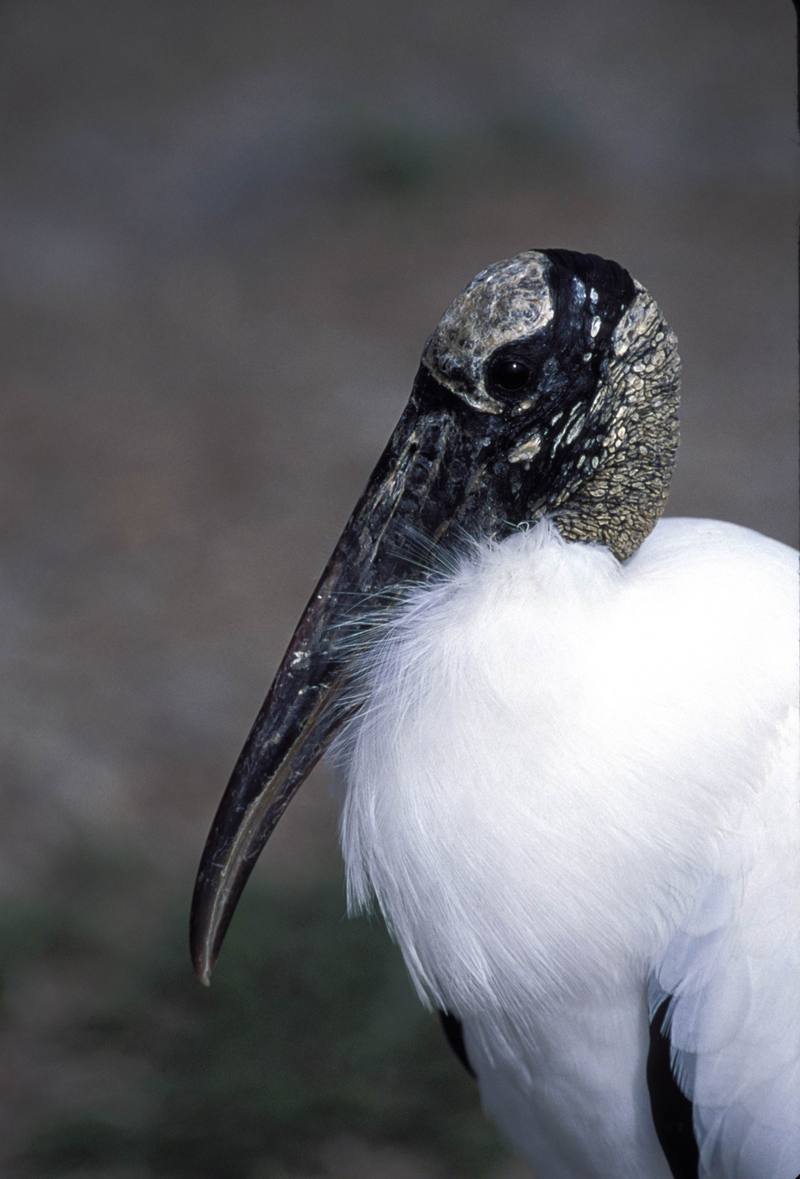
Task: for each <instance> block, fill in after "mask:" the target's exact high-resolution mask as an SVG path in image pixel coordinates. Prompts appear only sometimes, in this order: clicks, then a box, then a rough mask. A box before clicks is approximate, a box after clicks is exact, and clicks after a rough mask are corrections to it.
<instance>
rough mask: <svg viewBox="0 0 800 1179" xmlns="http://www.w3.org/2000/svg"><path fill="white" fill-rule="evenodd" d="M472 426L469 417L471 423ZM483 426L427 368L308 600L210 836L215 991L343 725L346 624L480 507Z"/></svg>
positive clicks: (201, 880)
mask: <svg viewBox="0 0 800 1179" xmlns="http://www.w3.org/2000/svg"><path fill="white" fill-rule="evenodd" d="M468 418H469V412H468V414H467V419H468ZM485 463H486V438H485V427H484V428H483V430H482V431H477V430H475V429H470V428H468V421H465V417H464V407H463V406H462V405H460V403H457V402H456V398H455V397H454V396H453V395H451V394H450V393H448V392H447V390H445V389H443V388H442V387H441V386H440V385H439V384H438V383H437V382H436V381H435V380H434V379H433V378H432V377H431V375H430V374H429V373H428V371H427V369H425V368H424V367H422V366H421V367H420V370H419V372H418V374H417V379H416V381H415V383H414V389H413V391H412V395H411V399H410V401H409V403H408V405H407V407H406V409H405V411H404V413H403V415H402V417H401V418H400V421H399V422H398V424H397V427H396V428H395V430H394V433H393V434H392V436H391V438H390V440H389V443H388V445H387V447H386V449H385V451H384V453H383V455H382V456H381V458H380V460H379V462H378V465H377V466H376V468H375V470H374V471H373V473H372V475H371V477H370V480H369V483H368V484H367V488H366V490H365V492H364V494H363V496H362V497H361V499H360V500H359V502H358V504H357V505H356V508H355V510H354V511H353V514H352V515H351V517H350V519H349V520H348V522H347V524H346V526H345V529H344V532H343V533H342V535H341V537H340V539H339V541H338V543H337V545H336V548H335V549H334V551H333V554H332V556H331V558H330V560H329V562H328V564H327V566H326V567H325V570H324V572H323V574H322V577H321V578H320V580H319V583H318V585H317V587H316V589H315V590H314V593H313V594H312V595H311V599H310V601H309V603H308V605H307V606H306V608H305V610H304V612H303V615H302V617H301V619H300V622H299V623H298V626H297V629H296V630H295V632H294V635H293V636H292V640H291V642H290V644H289V648H288V650H287V652H286V654H285V655H284V657H283V660H282V662H281V665H280V667H279V668H278V672H277V675H276V676H275V680H274V682H273V684H272V687H271V688H270V690H269V693H268V694H267V698H266V700H265V701H264V704H263V705H262V707H261V711H260V712H259V714H258V716H257V717H256V720H255V724H254V725H253V728H252V730H251V732H250V735H249V737H248V738H247V741H246V743H245V746H244V749H243V750H242V752H241V754H240V756H239V760H238V761H237V762H236V766H235V767H234V770H233V774H232V776H231V779H230V782H229V783H228V787H227V790H226V791H225V794H224V796H223V798H222V802H221V803H220V806H219V809H218V811H217V814H216V817H215V819H214V822H213V824H212V827H211V831H210V832H209V835H208V839H207V840H206V845H205V849H204V851H203V856H202V859H201V862H200V867H199V870H198V874H197V880H196V883H195V889H194V898H193V901H192V915H191V932H190V941H191V951H192V958H193V961H194V966H195V970H196V972H197V974H198V976H199V978H200V979H201V981H202V982H204V983H206V984H207V983H208V981H209V978H210V974H211V970H212V968H213V966H214V963H215V962H216V959H217V956H218V954H219V952H220V948H221V946H222V941H223V938H224V936H225V932H226V930H227V928H228V924H229V922H230V919H231V917H232V916H233V912H234V909H235V908H236V903H237V901H238V899H239V896H240V894H241V892H242V889H243V888H244V886H245V883H246V881H247V878H248V877H249V875H250V872H251V871H252V868H253V866H254V864H255V862H256V860H257V858H258V856H259V853H260V852H261V850H262V848H263V847H264V844H265V843H266V842H267V840H268V838H269V836H270V834H271V833H272V831H273V829H274V827H275V825H276V823H277V822H278V820H279V819H280V817H281V815H282V814H283V812H284V810H285V809H286V807H287V805H288V803H289V801H290V800H291V798H292V795H293V794H294V792H295V791H296V790H297V788H298V787H299V786H300V784H301V783H302V782H303V781H304V779H305V778H306V777H307V776H308V774H309V773H310V771H311V770H312V768H313V767H314V765H315V763H316V762H317V760H318V759H319V758H320V756H321V755H322V753H323V752H324V751H325V749H326V748H327V746H328V745H329V744H330V742H331V740H332V738H333V736H334V734H335V732H336V730H337V729H338V727H339V726H340V725H341V723H342V721H343V720H344V715H343V712H342V710H341V709H338V710H337V709H336V708H335V707H334V704H335V702H336V699H337V697H338V696H339V694H340V691H341V688H342V686H343V683H344V682H345V679H346V667H345V664H344V662H343V660H342V657H341V654H340V652H338V651H337V646H338V644H337V635H338V634H339V633H340V632H341V624H342V622H343V621H347V620H350V621H352V619H353V617H354V614H357V611H358V605H359V603H360V602H363V601H364V599H365V598H366V597H367V596H370V597H371V596H373V595H375V594H376V593H380V592H381V591H384V590H388V589H391V588H392V587H394V586H397V585H398V584H401V583H402V582H403V581H406V580H408V579H409V578H410V577H412V576H414V575H415V562H414V559H413V555H412V553H411V552H410V551H409V548H412V549H413V548H414V545H415V538H418V537H419V535H420V533H421V534H422V535H423V536H425V537H427V538H428V539H429V540H430V541H432V542H434V543H435V542H436V541H438V540H439V539H440V537H441V536H442V535H443V533H444V532H445V531H446V530H447V528H448V527H449V526H450V525H451V524H452V522H453V520H454V519H455V518H456V517H457V516H458V515H459V514H460V512H461V511H462V510H463V509H464V508H465V505H469V504H470V503H473V504H475V503H479V502H481V499H482V496H481V483H482V475H483V472H484V470H485Z"/></svg>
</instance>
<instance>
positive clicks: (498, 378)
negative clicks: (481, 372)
mask: <svg viewBox="0 0 800 1179" xmlns="http://www.w3.org/2000/svg"><path fill="white" fill-rule="evenodd" d="M530 377H531V370H530V368H529V367H528V365H527V364H525V363H524V362H523V361H522V360H509V359H504V358H502V357H500V358H498V359H497V360H493V361H492V363H491V364H490V365H489V370H488V372H487V373H486V388H487V389H488V390H489V392H490V393H494V392H498V393H518V392H519V391H520V389H524V388H525V386H526V385H527V384H528V381H529V380H530Z"/></svg>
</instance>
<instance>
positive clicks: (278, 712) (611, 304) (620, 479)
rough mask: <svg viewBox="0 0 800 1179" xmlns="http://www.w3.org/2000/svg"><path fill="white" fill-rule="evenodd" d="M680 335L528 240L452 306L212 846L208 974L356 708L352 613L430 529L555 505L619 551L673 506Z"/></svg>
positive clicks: (610, 273) (581, 264) (581, 535)
mask: <svg viewBox="0 0 800 1179" xmlns="http://www.w3.org/2000/svg"><path fill="white" fill-rule="evenodd" d="M678 387H679V361H678V355H677V345H676V340H675V336H674V335H673V333H672V331H671V330H670V328H669V327H668V326H667V324H666V323H665V322H664V320H663V319H662V317H661V314H660V312H659V310H658V308H657V307H656V305H655V303H654V302H653V300H652V299H651V298H650V296H649V295H648V294H647V292H646V291H645V290H644V288H643V287H641V286H640V285H639V284H638V283H636V282H635V281H634V280H633V279H632V278H631V277H630V275H629V274H628V273H627V271H625V270H623V268H622V267H621V266H619V265H617V263H615V262H609V261H606V260H605V259H602V258H598V257H597V256H595V255H593V254H576V253H572V252H569V251H566V250H542V251H537V250H529V251H526V252H525V253H522V254H519V255H517V256H516V257H515V258H511V259H509V260H507V261H504V262H498V263H496V264H495V265H493V266H490V267H488V269H486V270H484V271H482V272H481V273H480V274H479V275H477V277H476V278H474V279H473V280H472V282H471V283H470V284H469V285H468V286H467V287H466V289H465V290H464V291H463V292H462V293H461V294H460V295H458V296H457V298H456V299H455V300H454V301H453V302H452V303H451V304H450V306H449V307H448V308H447V310H446V311H445V313H444V315H443V316H442V318H441V320H440V321H439V324H438V326H437V327H436V329H435V331H434V333H433V335H432V336H431V337H430V339H429V340H428V342H427V344H426V346H425V349H424V351H423V354H422V361H421V364H420V367H419V370H418V372H417V375H416V378H415V381H414V385H413V388H412V391H411V397H410V400H409V402H408V405H407V406H406V408H405V410H404V412H403V414H402V416H401V418H400V421H399V422H398V424H397V426H396V428H395V430H394V432H393V434H392V436H391V438H390V439H389V442H388V444H387V446H386V449H385V451H384V453H383V455H382V456H381V458H380V460H379V461H378V465H377V466H376V468H375V470H374V471H373V473H372V475H371V477H370V479H369V482H368V484H367V488H366V490H365V492H364V494H363V495H362V497H361V499H360V500H359V502H358V504H357V505H356V507H355V509H354V511H353V513H352V515H351V517H350V519H349V521H348V523H347V524H346V526H345V529H344V532H343V533H342V536H341V537H340V539H339V541H338V543H337V545H336V548H335V549H334V551H333V554H332V556H331V558H330V561H329V562H328V564H327V566H326V568H325V570H324V572H323V574H322V577H321V579H320V581H319V583H318V585H317V587H316V589H315V591H314V593H313V594H312V597H311V600H310V601H309V603H308V605H307V606H306V609H305V611H304V613H303V615H302V617H301V619H300V622H299V624H298V626H297V629H296V631H295V633H294V636H293V638H292V640H291V643H290V644H289V648H288V650H287V652H286V654H285V656H284V658H283V661H282V663H281V665H280V667H279V669H278V672H277V675H276V677H275V680H274V682H273V684H272V687H271V688H270V690H269V693H268V695H267V698H266V700H265V701H264V704H263V706H262V708H261V711H260V712H259V714H258V717H257V718H256V721H255V724H254V725H253V728H252V730H251V732H250V735H249V737H248V739H247V742H246V744H245V747H244V749H243V751H242V753H241V755H240V757H239V760H238V762H237V763H236V766H235V768H234V771H233V775H232V777H231V780H230V783H229V784H228V788H227V790H226V792H225V795H224V797H223V799H222V802H221V804H220V807H219V810H218V811H217V815H216V818H215V820H214V823H213V825H212V828H211V831H210V833H209V836H208V840H207V842H206V847H205V850H204V853H203V858H202V861H201V864H200V869H199V872H198V877H197V882H196V885H195V893H194V900H193V905H192V924H191V944H192V955H193V958H194V962H195V968H196V970H197V972H198V974H199V975H200V977H201V979H203V980H204V981H208V978H209V975H210V971H211V968H212V966H213V964H214V961H215V960H216V957H217V954H218V953H219V949H220V947H221V944H222V939H223V937H224V935H225V931H226V929H227V926H228V923H229V921H230V918H231V916H232V914H233V911H234V908H235V906H236V902H237V900H238V898H239V895H240V893H241V891H242V888H243V887H244V884H245V882H246V880H247V878H248V876H249V874H250V871H251V870H252V867H253V865H254V863H255V861H256V859H257V857H258V855H259V853H260V852H261V849H262V848H263V846H264V844H265V843H266V841H267V839H268V838H269V836H270V834H271V832H272V830H273V829H274V827H275V824H276V823H277V821H278V819H279V818H280V816H281V815H282V814H283V811H284V810H285V808H286V806H287V804H288V802H289V800H290V799H291V797H292V795H293V794H294V792H295V790H296V789H297V787H298V786H299V785H300V784H301V782H302V781H303V780H304V779H305V777H307V775H308V773H309V772H310V770H311V768H312V767H313V765H314V764H315V762H316V761H317V759H318V758H319V757H320V755H321V754H322V753H323V752H324V750H325V748H326V747H327V745H328V744H329V743H330V741H331V739H332V738H333V735H334V733H335V731H336V729H337V728H338V726H339V725H340V724H341V723H342V721H343V720H344V718H345V716H346V710H345V709H343V708H341V707H337V701H339V700H341V698H342V689H343V688H344V687H345V686H346V684H347V678H348V668H347V659H346V655H345V653H344V651H343V648H342V644H341V642H340V641H339V639H338V636H339V635H341V632H342V623H343V622H345V621H346V622H349V623H352V621H353V619H354V618H355V619H356V620H357V618H358V613H359V608H360V606H361V604H362V603H365V602H366V601H367V599H368V598H369V599H370V601H374V598H375V595H376V594H381V593H384V592H392V591H395V590H397V589H398V588H399V587H401V586H402V585H403V584H404V583H407V582H408V581H410V580H418V579H419V576H420V574H419V565H418V560H417V554H418V551H419V549H418V544H419V538H420V536H422V537H425V538H427V540H428V541H429V542H430V543H431V544H432V545H436V544H438V543H439V542H441V541H442V540H443V538H444V537H445V536H446V534H447V533H448V531H451V530H452V529H453V528H454V527H455V526H457V527H458V529H459V532H460V533H461V534H462V535H463V534H465V533H466V534H468V535H475V536H478V537H480V536H489V535H491V536H495V537H500V536H503V535H504V534H506V533H508V532H509V531H510V530H511V529H513V528H515V527H518V526H519V525H523V524H525V523H532V522H534V521H536V520H537V519H539V518H540V517H541V516H542V515H544V514H545V513H548V514H550V515H551V516H552V518H553V519H554V521H555V523H556V525H557V527H558V528H559V530H560V532H561V533H562V535H564V536H565V538H567V539H569V540H576V541H586V542H595V543H601V544H605V545H607V546H608V547H609V548H610V549H611V550H612V551H613V552H614V553H615V554H616V556H617V557H618V558H619V559H620V560H622V559H624V558H625V557H627V556H629V555H630V554H631V553H632V552H633V551H634V550H635V549H636V548H637V547H638V545H639V544H640V543H641V541H642V540H643V539H644V537H645V536H646V535H647V533H648V532H649V531H650V530H651V528H652V527H653V525H654V524H655V522H656V520H657V519H658V516H659V515H660V513H661V511H662V509H663V505H664V502H665V499H666V495H667V491H668V488H669V480H670V476H671V473H672V467H673V464H674V459H675V452H676V449H677V442H678V430H677V409H678Z"/></svg>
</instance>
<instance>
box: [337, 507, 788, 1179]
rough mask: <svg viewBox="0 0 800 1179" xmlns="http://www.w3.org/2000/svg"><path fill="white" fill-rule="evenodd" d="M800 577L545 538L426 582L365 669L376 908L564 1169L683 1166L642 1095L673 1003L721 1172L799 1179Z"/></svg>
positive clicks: (551, 1178)
mask: <svg viewBox="0 0 800 1179" xmlns="http://www.w3.org/2000/svg"><path fill="white" fill-rule="evenodd" d="M796 578H797V567H796V557H795V554H793V553H792V551H791V550H789V549H787V548H786V547H785V546H783V545H780V544H778V543H776V542H773V541H770V540H767V539H765V538H764V537H762V536H759V535H757V534H756V533H753V532H750V531H748V530H746V529H743V528H738V527H735V526H733V525H729V524H719V523H715V522H711V521H703V520H670V519H667V520H663V521H662V522H661V523H659V524H658V525H657V527H656V528H655V530H654V532H653V533H652V534H651V536H650V537H649V539H647V540H646V541H645V542H644V544H643V545H642V546H641V548H640V549H639V550H638V552H637V553H636V554H635V555H634V556H633V557H632V558H631V559H630V560H629V561H627V562H626V563H624V564H622V565H620V564H619V563H618V562H617V561H616V560H615V559H614V557H613V556H611V555H610V553H609V552H608V551H607V550H606V549H604V548H602V547H599V546H591V545H583V544H568V543H565V542H564V541H563V540H562V539H561V538H560V536H559V535H558V533H557V531H556V530H555V528H554V527H553V526H552V525H551V524H550V523H549V522H547V521H544V522H542V523H540V524H538V525H537V526H535V527H533V528H531V529H530V530H528V531H522V532H519V533H518V534H515V535H514V536H512V537H511V538H509V539H507V540H505V541H503V542H501V543H493V542H486V543H483V544H475V545H474V546H473V547H472V548H471V550H470V551H468V552H467V553H466V554H465V555H464V556H463V557H462V558H461V559H460V560H459V561H458V562H457V564H456V565H455V566H454V567H453V570H452V572H451V573H450V574H449V575H448V576H443V577H441V578H440V579H438V580H434V581H433V582H431V583H428V584H426V585H424V586H421V587H420V588H417V589H416V590H413V591H411V592H409V593H408V595H407V596H406V597H405V599H404V600H403V602H402V603H401V604H400V605H399V606H398V607H397V608H396V609H395V610H394V611H393V613H392V615H391V617H390V618H389V620H388V622H386V624H385V625H384V626H383V628H382V629H381V632H380V635H379V637H377V638H376V639H375V641H374V642H372V643H371V644H369V645H368V648H367V654H366V655H364V656H363V657H362V659H361V667H360V672H359V690H360V691H362V692H363V694H364V699H365V702H366V704H365V707H364V708H363V709H362V710H361V712H360V713H359V714H358V715H357V717H356V719H355V720H354V721H353V722H352V723H351V725H350V727H349V729H348V730H347V732H346V733H345V736H344V737H343V738H342V739H341V740H340V742H339V745H338V756H339V758H340V760H341V761H342V763H343V765H344V769H345V778H346V795H345V800H344V805H343V813H342V845H343V850H344V856H345V860H346V864H347V879H348V889H349V898H350V904H351V906H352V908H354V909H358V908H361V907H363V906H365V905H367V904H368V903H369V901H370V899H371V897H372V896H373V895H374V897H375V898H377V902H378V904H379V906H380V908H381V910H382V912H383V913H384V915H385V918H386V921H387V923H388V925H389V927H390V929H391V931H392V933H393V936H394V937H395V938H396V939H397V941H398V943H399V945H400V947H401V949H402V952H403V955H404V957H405V961H406V964H407V966H408V969H409V971H410V973H411V977H412V979H413V980H414V983H415V985H416V987H417V989H418V991H419V992H420V994H421V996H423V998H425V999H427V1000H428V1001H431V1002H433V1003H434V1004H436V1005H437V1006H439V1007H442V1008H446V1009H448V1010H449V1011H451V1012H453V1013H454V1014H456V1015H458V1016H459V1017H460V1018H461V1019H462V1020H463V1022H464V1026H465V1029H466V1033H467V1043H468V1047H469V1050H470V1053H471V1055H472V1056H473V1058H474V1060H475V1061H476V1063H477V1069H476V1071H477V1072H478V1076H479V1082H480V1084H481V1092H482V1096H483V1099H484V1103H485V1104H486V1106H487V1108H488V1109H489V1110H490V1112H491V1113H492V1115H493V1116H494V1117H495V1118H496V1119H497V1120H498V1122H499V1123H500V1124H501V1126H502V1127H503V1129H504V1130H505V1131H506V1133H507V1134H508V1135H509V1136H510V1137H511V1138H512V1139H514V1140H515V1142H516V1144H517V1145H518V1146H520V1147H522V1148H523V1149H526V1150H527V1151H528V1154H529V1157H532V1158H534V1159H535V1160H536V1162H537V1163H538V1164H539V1165H540V1166H541V1168H542V1171H541V1174H542V1175H543V1177H544V1179H557V1177H561V1176H564V1177H565V1179H566V1177H567V1176H577V1175H580V1176H581V1177H582V1179H590V1177H591V1176H595V1175H597V1176H606V1175H610V1174H614V1175H615V1176H627V1175H630V1176H634V1175H635V1176H637V1179H662V1177H666V1176H668V1175H669V1171H668V1169H667V1168H666V1163H665V1162H664V1159H663V1155H662V1153H661V1152H660V1150H659V1148H658V1144H657V1142H656V1140H655V1136H654V1132H653V1129H652V1123H651V1120H650V1114H649V1107H648V1098H647V1092H646V1084H645V1080H644V1066H645V1058H646V1052H647V1027H648V1001H649V1003H650V1006H651V1009H652V1008H654V1007H655V1005H657V1003H658V1002H659V1001H660V1000H661V999H663V998H664V997H665V996H667V995H669V996H674V998H673V1001H672V1028H671V1035H672V1040H673V1046H674V1051H675V1053H676V1056H675V1065H676V1069H677V1072H678V1076H679V1079H680V1082H681V1084H682V1086H683V1088H684V1090H685V1092H686V1093H687V1095H689V1096H690V1097H691V1099H692V1101H693V1103H694V1107H695V1129H696V1133H697V1135H698V1139H699V1141H700V1146H701V1159H702V1167H703V1168H704V1169H702V1170H701V1174H703V1175H707V1176H715V1177H716V1176H724V1177H725V1179H794V1176H795V1174H796V1171H797V1169H798V1162H797V1160H798V1158H800V1130H799V1129H798V1126H800V1116H799V1115H800V1108H798V1107H799V1106H800V1100H799V1099H798V1094H800V1076H798V1069H800V1003H798V1001H797V1000H798V994H800V882H798V866H800V814H799V813H798V795H797V757H798V755H797V726H798V721H797V701H798V684H797V580H796ZM601 1011H603V1012H605V1013H606V1014H605V1015H600V1014H598V1015H597V1022H594V1020H595V1017H594V1014H593V1013H594V1012H598V1013H599V1012H601ZM609 1012H611V1013H612V1014H611V1015H609V1014H608V1013H609ZM603 1019H606V1020H612V1022H613V1024H614V1031H613V1034H611V1032H610V1030H609V1026H603V1023H602V1020H603ZM604 1054H605V1055H604ZM543 1064H544V1065H546V1067H543ZM609 1069H611V1070H612V1071H611V1072H609ZM559 1085H561V1086H562V1087H565V1088H566V1090H567V1091H568V1092H567V1098H568V1099H567V1100H566V1101H563V1100H562V1101H560V1102H559V1101H558V1100H556V1098H555V1097H553V1093H554V1092H555V1091H556V1090H558V1087H559ZM615 1085H616V1089H615ZM602 1094H604V1096H602ZM548 1102H550V1103H551V1104H552V1109H551V1110H550V1111H549V1112H547V1110H546V1107H547V1105H548ZM792 1105H794V1108H792ZM559 1110H560V1111H561V1112H560V1115H559ZM559 1116H560V1117H561V1119H562V1122H563V1119H564V1117H568V1118H569V1124H568V1125H565V1124H562V1125H560V1126H559V1125H558V1124H557V1123H558V1118H559ZM554 1123H555V1129H553V1126H554ZM547 1127H550V1129H547ZM554 1135H555V1137H554ZM609 1166H611V1167H612V1169H611V1170H609V1169H608V1168H609ZM581 1168H583V1169H581ZM604 1168H605V1169H604Z"/></svg>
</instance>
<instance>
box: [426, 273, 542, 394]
mask: <svg viewBox="0 0 800 1179" xmlns="http://www.w3.org/2000/svg"><path fill="white" fill-rule="evenodd" d="M550 266H551V263H550V260H549V258H547V257H546V255H545V254H541V253H539V251H538V250H526V251H525V252H524V253H522V254H517V255H516V256H515V257H514V258H507V259H505V261H503V262H495V263H494V264H493V265H492V266H487V268H486V269H485V270H482V271H481V272H480V274H477V275H476V276H475V278H473V280H472V282H471V283H470V284H469V286H468V287H466V289H465V290H463V291H462V292H461V294H460V295H457V296H456V298H455V299H454V300H453V302H452V303H451V304H450V306H449V307H448V308H447V310H446V311H445V313H444V315H443V316H442V318H441V319H440V320H439V323H438V325H437V327H436V330H435V331H434V333H433V335H432V336H431V338H430V339H429V340H428V343H427V344H426V346H425V351H424V352H423V354H422V363H423V364H424V365H425V367H426V368H428V369H429V370H430V372H431V373H432V374H433V375H434V376H435V377H436V379H437V381H439V382H440V383H441V384H443V385H445V386H446V387H447V388H448V389H451V390H452V391H453V392H454V393H457V394H458V395H459V396H460V397H463V398H464V400H465V401H468V402H469V403H470V405H474V406H475V408H476V409H481V410H483V411H484V412H488V413H500V412H501V411H502V410H503V408H504V407H503V406H502V404H501V403H500V402H499V401H497V400H496V399H495V398H494V397H492V396H491V395H490V394H489V393H487V391H486V388H485V385H484V381H483V374H484V366H485V364H486V361H487V360H488V358H489V357H490V356H491V355H492V353H493V352H494V351H495V349H496V348H499V347H500V345H501V344H507V343H509V342H510V341H511V340H516V339H519V338H520V337H521V336H530V335H532V334H533V332H535V331H538V330H539V329H540V328H543V327H545V326H546V325H547V324H548V323H549V322H550V320H551V319H552V318H553V298H552V295H551V293H550V285H549V282H548V279H547V275H548V272H549V270H550Z"/></svg>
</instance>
